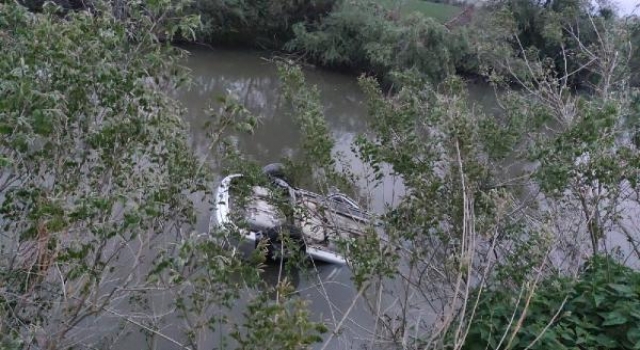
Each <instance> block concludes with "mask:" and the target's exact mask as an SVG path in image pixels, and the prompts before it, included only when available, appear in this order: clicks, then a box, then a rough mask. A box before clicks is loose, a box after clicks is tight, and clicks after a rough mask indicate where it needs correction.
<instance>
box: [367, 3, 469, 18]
mask: <svg viewBox="0 0 640 350" xmlns="http://www.w3.org/2000/svg"><path fill="white" fill-rule="evenodd" d="M378 2H379V3H380V4H381V5H383V6H385V7H387V8H389V9H400V13H402V14H409V13H412V12H416V11H417V12H421V13H422V14H424V15H425V16H429V17H433V18H435V19H437V20H438V21H440V22H443V23H444V22H446V21H448V20H450V19H451V18H453V17H454V16H455V15H457V14H459V13H460V12H462V8H460V7H459V6H454V5H448V4H439V3H435V2H430V1H424V0H378Z"/></svg>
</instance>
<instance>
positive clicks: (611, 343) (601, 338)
mask: <svg viewBox="0 0 640 350" xmlns="http://www.w3.org/2000/svg"><path fill="white" fill-rule="evenodd" d="M596 342H597V343H598V344H599V345H600V346H604V347H606V348H615V347H616V346H617V345H618V343H617V342H616V341H615V340H614V339H611V338H610V337H608V336H606V335H604V334H598V336H597V337H596Z"/></svg>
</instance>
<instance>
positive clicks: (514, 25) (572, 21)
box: [472, 0, 624, 87]
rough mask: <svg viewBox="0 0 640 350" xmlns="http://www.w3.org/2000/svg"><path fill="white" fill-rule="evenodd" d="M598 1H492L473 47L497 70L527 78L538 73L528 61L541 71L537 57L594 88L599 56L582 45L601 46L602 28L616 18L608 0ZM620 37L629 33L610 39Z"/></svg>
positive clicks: (568, 79) (568, 77) (573, 81)
mask: <svg viewBox="0 0 640 350" xmlns="http://www.w3.org/2000/svg"><path fill="white" fill-rule="evenodd" d="M599 5H601V6H602V9H597V8H596V7H595V5H594V4H593V3H591V2H589V1H583V0H553V1H547V2H541V1H536V0H492V1H491V2H490V3H489V4H488V6H487V8H486V9H485V10H484V14H483V15H482V16H479V19H478V20H477V21H476V24H475V25H474V30H475V31H476V35H473V36H472V40H473V41H474V42H475V43H474V45H472V46H473V47H474V48H475V49H476V51H477V52H478V53H479V58H480V61H481V62H482V64H483V65H486V66H488V67H490V68H488V69H490V70H492V71H498V72H501V73H507V74H515V75H516V77H518V78H519V79H521V80H526V79H528V78H531V77H532V75H535V74H536V73H535V72H531V71H530V70H529V69H528V68H527V67H526V65H527V64H532V65H533V66H534V67H533V68H534V70H537V69H539V67H538V66H537V64H536V63H535V62H537V61H538V60H540V61H544V62H545V64H546V65H548V66H552V68H551V69H553V71H554V77H555V78H561V77H564V78H565V79H566V82H567V83H568V84H569V85H570V86H575V87H590V86H591V85H592V84H597V83H598V79H600V78H601V77H600V76H599V75H598V74H597V73H595V74H594V72H593V70H592V68H594V66H597V62H595V60H594V57H593V56H591V55H585V52H584V50H583V48H591V49H596V48H600V45H601V43H599V42H598V41H599V40H600V38H601V37H600V36H599V33H600V34H602V32H603V28H604V27H605V26H607V25H608V24H607V23H609V24H610V23H612V22H616V21H617V19H616V18H615V17H613V16H611V14H610V11H608V10H607V8H608V3H607V2H606V1H604V2H600V3H599ZM620 34H622V33H620ZM619 39H623V40H624V35H618V36H617V37H615V38H611V40H619ZM620 48H622V46H621V47H620ZM527 60H528V61H529V62H526V61H527ZM618 68H620V67H618ZM620 69H624V68H620ZM511 78H512V77H511Z"/></svg>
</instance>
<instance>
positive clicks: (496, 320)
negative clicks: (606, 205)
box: [464, 256, 640, 350]
mask: <svg viewBox="0 0 640 350" xmlns="http://www.w3.org/2000/svg"><path fill="white" fill-rule="evenodd" d="M526 294H527V293H523V297H522V298H520V300H519V303H518V302H516V297H517V295H518V293H517V292H515V293H514V292H513V291H510V290H491V291H487V292H485V293H484V294H483V295H482V296H481V297H480V302H479V304H478V307H477V310H476V317H475V318H474V320H473V324H472V325H471V328H470V331H469V336H468V337H467V339H466V342H465V345H464V349H469V350H473V349H485V348H486V347H487V346H488V347H490V348H496V346H498V343H499V342H500V341H501V338H502V337H503V334H505V332H506V334H507V335H506V337H504V341H503V343H502V345H503V346H506V344H507V343H508V342H509V339H510V338H511V334H512V332H514V331H515V332H516V335H515V336H514V337H513V341H512V342H511V345H512V347H511V348H512V349H525V348H527V347H528V346H529V345H530V344H532V343H534V344H533V345H532V346H530V347H528V348H529V349H568V348H571V349H575V348H580V349H638V348H639V347H640V272H638V271H634V270H632V269H630V268H628V267H626V266H623V265H621V264H620V263H618V262H616V261H614V260H613V259H611V258H606V257H602V256H595V257H593V258H592V259H591V260H589V261H588V262H587V263H586V264H585V269H584V271H583V272H582V273H581V275H580V276H579V278H578V279H577V280H571V279H568V278H565V277H552V278H549V279H548V280H546V281H544V282H543V283H542V284H541V285H540V286H539V287H538V289H537V290H536V291H535V292H534V293H533V295H532V298H531V301H530V303H529V305H528V308H527V310H526V317H525V318H524V321H523V323H522V325H521V327H520V328H519V329H518V328H517V327H518V325H517V324H518V322H517V320H518V318H519V317H520V315H521V313H522V311H523V308H524V304H525V301H526V299H527V298H526ZM565 298H566V301H565ZM473 300H475V299H473ZM514 304H517V305H514ZM514 310H515V312H514ZM513 315H515V317H513ZM554 315H556V316H554ZM512 317H513V322H512V323H511V325H509V321H510V320H511V319H512ZM554 317H555V319H554ZM547 325H549V326H548V328H547V329H546V330H545V328H546V327H547Z"/></svg>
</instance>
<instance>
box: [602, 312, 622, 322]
mask: <svg viewBox="0 0 640 350" xmlns="http://www.w3.org/2000/svg"><path fill="white" fill-rule="evenodd" d="M626 322H627V317H625V316H624V315H623V314H621V313H620V312H619V311H612V312H610V313H608V314H606V317H605V320H604V322H603V323H602V325H603V326H617V325H621V324H625V323H626Z"/></svg>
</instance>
